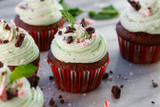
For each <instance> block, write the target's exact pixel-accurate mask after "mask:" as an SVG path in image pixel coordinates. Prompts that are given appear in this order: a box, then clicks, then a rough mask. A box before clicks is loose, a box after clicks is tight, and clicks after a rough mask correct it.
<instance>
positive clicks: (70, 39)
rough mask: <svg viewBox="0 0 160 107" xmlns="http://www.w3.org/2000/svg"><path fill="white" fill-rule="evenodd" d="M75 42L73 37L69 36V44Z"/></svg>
mask: <svg viewBox="0 0 160 107" xmlns="http://www.w3.org/2000/svg"><path fill="white" fill-rule="evenodd" d="M72 42H73V37H72V36H68V38H67V44H70V43H72Z"/></svg>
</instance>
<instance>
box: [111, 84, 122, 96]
mask: <svg viewBox="0 0 160 107" xmlns="http://www.w3.org/2000/svg"><path fill="white" fill-rule="evenodd" d="M111 92H112V94H113V97H114V98H115V99H119V98H120V96H121V89H120V88H119V87H118V86H113V87H112V90H111Z"/></svg>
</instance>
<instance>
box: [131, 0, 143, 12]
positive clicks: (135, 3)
mask: <svg viewBox="0 0 160 107" xmlns="http://www.w3.org/2000/svg"><path fill="white" fill-rule="evenodd" d="M128 2H129V3H130V4H131V6H132V7H133V8H134V9H135V10H137V11H138V10H140V9H141V6H140V4H139V1H138V2H136V1H134V0H128Z"/></svg>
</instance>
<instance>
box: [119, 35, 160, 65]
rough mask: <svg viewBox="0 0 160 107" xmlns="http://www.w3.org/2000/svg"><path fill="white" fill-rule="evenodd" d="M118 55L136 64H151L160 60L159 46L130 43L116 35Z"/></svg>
mask: <svg viewBox="0 0 160 107" xmlns="http://www.w3.org/2000/svg"><path fill="white" fill-rule="evenodd" d="M118 41H119V47H120V53H121V55H122V57H123V58H124V59H127V60H128V61H130V62H133V63H138V64H151V63H155V62H157V61H158V60H160V45H159V46H155V45H153V46H145V45H140V44H136V43H132V42H130V41H127V40H125V39H123V38H121V37H120V36H119V35H118Z"/></svg>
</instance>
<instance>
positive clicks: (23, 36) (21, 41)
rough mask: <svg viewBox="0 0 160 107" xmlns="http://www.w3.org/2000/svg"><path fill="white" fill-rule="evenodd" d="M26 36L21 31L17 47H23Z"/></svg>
mask: <svg viewBox="0 0 160 107" xmlns="http://www.w3.org/2000/svg"><path fill="white" fill-rule="evenodd" d="M24 38H25V34H24V33H21V34H20V35H19V36H18V38H17V41H16V43H15V47H21V45H22V43H23V41H24Z"/></svg>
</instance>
